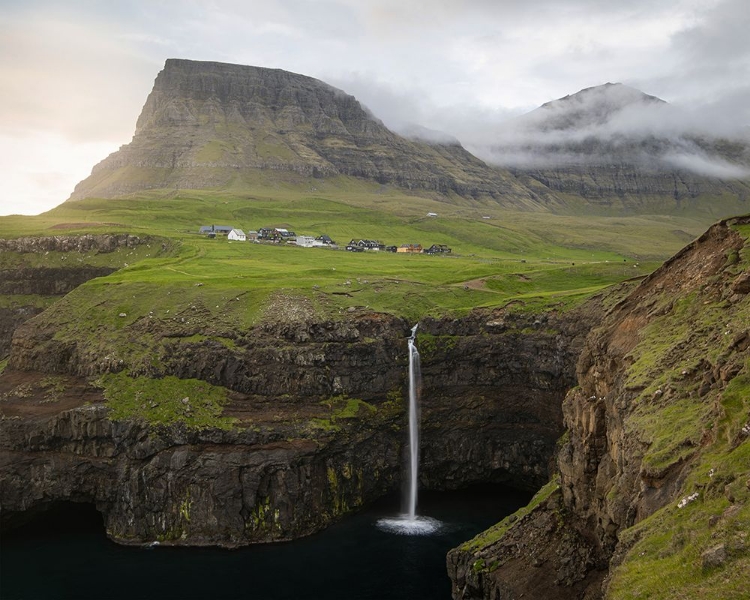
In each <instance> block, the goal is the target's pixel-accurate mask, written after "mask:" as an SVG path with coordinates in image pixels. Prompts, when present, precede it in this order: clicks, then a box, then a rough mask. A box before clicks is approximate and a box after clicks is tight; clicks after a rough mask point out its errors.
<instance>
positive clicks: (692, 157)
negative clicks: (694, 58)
mask: <svg viewBox="0 0 750 600" xmlns="http://www.w3.org/2000/svg"><path fill="white" fill-rule="evenodd" d="M491 138H492V141H487V142H480V143H478V144H471V143H469V144H467V147H468V148H469V149H470V150H472V151H473V152H474V153H475V154H476V155H478V156H479V157H481V158H483V159H484V160H486V161H487V162H489V163H491V164H494V165H498V166H503V167H511V168H518V169H544V168H562V167H571V166H586V167H590V166H601V165H612V164H623V163H628V164H634V165H640V166H642V167H643V168H648V169H654V168H659V169H669V170H675V169H677V170H683V171H688V172H691V173H694V174H696V175H701V176H708V177H715V178H720V179H744V178H748V177H750V136H748V133H747V130H746V129H743V128H742V127H738V126H737V125H736V123H732V122H731V121H729V120H728V119H727V118H725V117H723V116H721V115H718V114H716V113H715V112H713V113H712V112H710V111H703V112H692V111H687V110H684V109H680V108H677V107H674V106H672V105H670V104H668V103H667V102H664V101H663V100H661V99H659V98H656V97H655V96H649V95H647V94H644V93H643V92H641V91H639V90H636V89H634V88H631V87H628V86H625V85H622V84H613V83H607V84H605V85H601V86H597V87H592V88H587V89H584V90H581V91H580V92H578V93H576V94H573V95H570V96H565V97H564V98H560V99H559V100H554V101H552V102H548V103H546V104H544V105H542V106H541V107H539V108H537V109H536V110H534V111H532V112H530V113H527V114H525V115H523V116H521V117H518V118H516V119H513V120H511V121H509V122H507V123H506V124H505V125H504V126H501V127H498V128H497V129H495V130H494V131H493V132H492V136H491Z"/></svg>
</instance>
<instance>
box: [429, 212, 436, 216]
mask: <svg viewBox="0 0 750 600" xmlns="http://www.w3.org/2000/svg"><path fill="white" fill-rule="evenodd" d="M427 216H428V217H437V213H434V212H428V213H427Z"/></svg>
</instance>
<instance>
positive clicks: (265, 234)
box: [198, 225, 451, 254]
mask: <svg viewBox="0 0 750 600" xmlns="http://www.w3.org/2000/svg"><path fill="white" fill-rule="evenodd" d="M198 233H199V234H201V235H205V236H206V237H208V238H209V239H216V238H217V237H219V236H221V237H224V236H226V239H227V240H228V241H230V242H254V243H257V244H260V243H266V244H290V245H296V246H299V247H302V248H330V249H332V250H341V249H344V250H346V251H348V252H394V253H402V254H403V253H405V254H450V253H451V249H450V248H449V247H448V246H446V245H445V244H432V246H430V247H428V248H424V247H423V246H422V244H414V243H409V244H401V245H400V246H395V245H394V246H386V245H385V244H384V243H383V242H380V241H378V240H366V239H359V240H358V239H352V240H350V241H349V243H348V244H346V245H345V246H343V248H342V246H339V244H337V243H336V242H335V241H334V240H332V239H331V238H330V236H328V235H325V234H322V235H319V236H317V237H316V236H312V235H297V234H296V233H295V232H294V231H290V230H288V229H284V228H280V227H261V228H260V229H258V230H257V231H248V232H245V231H243V230H242V229H238V228H236V227H233V226H231V225H203V226H201V227H200V229H199V230H198Z"/></svg>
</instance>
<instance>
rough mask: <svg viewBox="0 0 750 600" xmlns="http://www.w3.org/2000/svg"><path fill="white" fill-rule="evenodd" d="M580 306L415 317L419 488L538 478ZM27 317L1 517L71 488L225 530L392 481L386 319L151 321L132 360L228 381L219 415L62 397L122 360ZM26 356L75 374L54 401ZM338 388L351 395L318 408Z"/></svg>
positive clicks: (127, 516) (172, 534) (286, 525)
mask: <svg viewBox="0 0 750 600" xmlns="http://www.w3.org/2000/svg"><path fill="white" fill-rule="evenodd" d="M597 310H598V309H597V308H596V303H592V304H591V305H589V306H588V307H587V309H582V310H581V311H579V312H576V313H568V314H560V315H558V314H554V313H550V314H543V315H519V314H512V313H511V312H510V311H505V310H496V311H476V312H474V313H472V314H471V315H470V316H469V317H466V318H464V319H457V320H454V319H444V320H426V321H424V322H423V323H422V331H423V332H422V333H421V334H420V336H419V338H418V345H421V347H422V354H423V360H422V365H423V382H424V386H423V392H422V430H423V438H422V439H423V442H422V453H423V461H422V469H421V485H422V486H423V487H427V488H432V489H444V488H456V487H460V486H463V485H467V484H469V483H473V482H479V481H498V482H499V481H504V482H510V483H512V484H513V485H516V486H518V487H521V488H524V489H534V487H535V486H538V485H539V483H540V482H542V481H544V480H546V479H547V478H548V475H549V473H548V467H549V461H550V457H551V455H552V451H553V448H554V442H555V439H556V438H557V437H558V435H559V433H560V431H561V425H562V423H561V413H560V403H561V400H562V397H563V395H564V393H565V390H566V389H567V387H568V386H569V385H570V383H571V381H572V378H573V365H574V362H575V357H576V355H577V353H578V351H579V349H580V347H581V344H582V341H583V338H584V335H585V333H586V332H587V331H588V329H589V328H590V326H591V325H592V324H593V321H594V320H595V318H596V315H597ZM41 323H43V321H40V320H35V321H33V322H30V323H28V324H27V325H25V326H23V327H22V329H21V330H19V332H18V333H17V334H16V336H15V339H14V348H13V354H12V356H11V360H10V367H9V369H8V370H6V372H5V373H4V374H3V375H2V376H0V386H2V385H4V386H5V388H4V389H5V390H6V391H5V393H4V396H0V397H1V398H2V399H0V410H2V411H3V419H2V420H1V421H0V439H2V446H1V448H2V451H1V452H0V457H1V458H0V460H1V461H2V462H1V466H0V482H2V487H1V488H0V490H1V491H0V505H1V506H2V509H3V514H4V517H3V518H4V519H6V520H7V519H15V518H17V517H18V514H19V513H23V512H28V511H34V510H41V509H43V508H44V507H45V506H46V505H47V504H49V503H50V502H53V501H56V500H78V501H87V502H91V503H94V504H96V506H97V507H98V509H99V510H100V511H101V512H102V513H103V514H104V517H105V522H106V523H107V529H108V532H109V535H110V536H111V537H112V538H113V539H116V540H118V541H123V542H126V543H149V542H153V541H159V542H161V543H174V544H218V545H225V546H235V545H238V544H244V543H249V542H258V541H271V540H280V539H291V538H294V537H298V536H300V535H305V534H308V533H311V532H312V531H315V530H317V529H320V528H322V527H324V526H326V525H327V524H328V523H330V522H331V521H333V520H334V519H336V518H339V517H340V516H341V515H342V514H345V513H346V512H348V511H350V510H352V509H354V508H355V507H357V506H360V505H362V504H363V503H366V502H370V501H372V500H374V499H376V498H377V497H379V496H380V495H382V494H383V493H385V492H386V491H389V490H394V489H396V488H397V486H398V485H399V481H400V479H401V465H402V452H403V451H404V449H405V429H404V424H405V423H404V419H405V414H404V408H403V402H404V401H403V398H404V397H406V388H405V386H406V371H407V365H406V362H407V361H406V338H407V336H408V333H409V324H407V323H405V322H403V321H401V320H400V319H396V318H394V317H390V316H386V315H380V314H371V313H358V314H354V315H351V316H350V317H349V318H348V319H347V320H345V321H338V322H316V321H305V322H297V323H293V322H291V323H290V322H283V321H279V322H277V323H267V324H265V325H263V326H259V327H258V328H256V329H253V330H249V331H247V332H245V333H243V334H242V335H240V336H238V337H237V338H236V339H234V340H233V343H232V344H229V345H223V344H221V343H218V342H212V341H210V340H199V341H195V340H194V339H193V337H194V336H193V334H192V332H188V331H185V333H186V334H187V335H186V337H185V338H184V339H183V338H182V337H181V336H180V335H177V333H178V332H175V331H172V332H170V335H169V336H166V335H165V336H164V337H163V338H162V340H163V342H164V345H163V346H161V348H162V352H163V354H162V356H161V357H160V360H159V361H158V363H159V364H160V365H161V367H160V368H161V369H162V370H161V371H159V372H152V373H150V375H151V376H166V375H177V376H179V377H181V378H198V379H201V380H205V381H208V382H210V383H212V384H215V385H220V386H223V387H225V388H227V389H229V390H231V401H230V402H229V404H227V405H226V407H225V409H224V414H225V415H226V416H228V417H231V418H234V419H236V421H235V424H234V426H233V427H231V428H230V429H228V430H223V429H216V428H210V429H203V430H196V429H188V428H186V427H185V426H184V424H180V423H179V422H177V423H173V424H171V425H164V426H151V427H149V426H147V425H146V424H145V423H143V422H140V421H130V420H124V421H123V420H113V419H112V417H111V414H110V413H109V409H108V408H107V407H106V406H105V403H103V402H102V398H101V392H97V391H96V390H94V391H91V390H89V393H90V394H94V395H93V396H90V397H89V402H90V405H88V406H81V405H77V404H76V402H75V400H73V399H72V398H74V397H79V398H83V397H85V394H83V393H82V392H81V393H73V390H75V389H77V388H76V386H81V385H85V380H84V379H82V378H81V376H82V375H92V374H95V373H106V372H115V371H119V370H120V369H122V368H124V367H125V366H127V367H132V366H133V365H120V364H118V363H111V362H109V363H107V362H106V361H104V362H102V361H101V358H102V357H101V356H99V357H95V356H94V355H93V354H92V355H89V354H88V353H87V352H86V351H84V350H83V349H82V348H76V347H74V346H70V347H66V348H65V349H63V350H64V351H63V352H62V353H61V348H60V347H58V346H56V345H55V344H54V343H52V342H53V340H52V339H51V336H52V334H53V332H52V331H46V330H44V329H43V328H42V329H39V327H40V324H41ZM163 333H166V332H163ZM124 356H125V358H126V360H127V356H126V355H124ZM31 368H34V369H36V370H44V371H46V372H47V375H46V377H47V378H49V377H53V378H55V377H57V378H71V381H73V382H77V383H75V384H73V383H70V384H68V386H69V389H70V390H71V394H70V396H71V399H70V400H69V402H70V404H66V402H68V401H66V400H64V399H63V400H58V401H57V404H56V403H55V402H45V401H44V399H45V396H44V394H45V393H48V392H44V390H43V389H41V388H38V387H37V388H35V387H34V386H35V385H37V386H38V385H41V384H40V383H39V382H40V381H43V380H44V377H45V376H42V375H40V374H37V373H36V372H34V371H29V370H28V369H31ZM24 374H25V375H26V376H28V377H30V381H31V388H24V387H23V385H22V383H21V379H19V378H22V377H23V376H24ZM142 375H146V373H145V372H143V373H142ZM34 382H36V383H34ZM45 385H52V384H50V383H49V382H47V383H46V384H45ZM19 389H20V390H21V391H22V392H23V393H21V392H18V390H19ZM66 389H68V388H66ZM2 391H3V390H2V389H0V392H2ZM97 394H98V396H97ZM66 397H67V396H66ZM347 399H356V402H355V403H354V404H353V405H352V406H360V404H357V403H363V402H364V403H366V404H361V406H360V408H359V409H358V410H354V411H348V412H345V413H344V412H341V413H339V414H338V416H336V415H335V414H330V413H328V412H326V411H327V410H328V409H326V408H325V407H326V406H331V405H334V404H336V403H341V402H344V404H346V403H347V402H348V400H347Z"/></svg>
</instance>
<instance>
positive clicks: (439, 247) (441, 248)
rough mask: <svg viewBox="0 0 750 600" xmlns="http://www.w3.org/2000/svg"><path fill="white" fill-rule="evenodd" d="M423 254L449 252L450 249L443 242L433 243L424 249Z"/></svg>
mask: <svg viewBox="0 0 750 600" xmlns="http://www.w3.org/2000/svg"><path fill="white" fill-rule="evenodd" d="M424 253H425V254H450V253H451V249H450V248H448V246H446V245H445V244H433V245H432V246H430V247H429V248H427V250H425V251H424Z"/></svg>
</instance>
